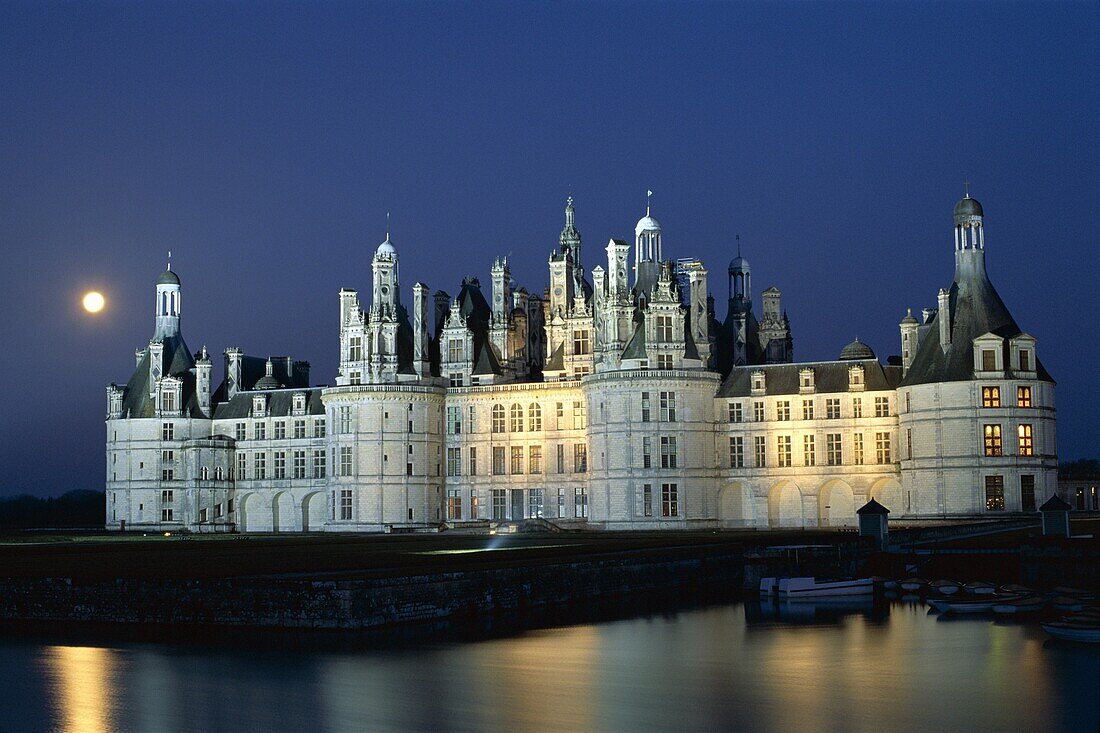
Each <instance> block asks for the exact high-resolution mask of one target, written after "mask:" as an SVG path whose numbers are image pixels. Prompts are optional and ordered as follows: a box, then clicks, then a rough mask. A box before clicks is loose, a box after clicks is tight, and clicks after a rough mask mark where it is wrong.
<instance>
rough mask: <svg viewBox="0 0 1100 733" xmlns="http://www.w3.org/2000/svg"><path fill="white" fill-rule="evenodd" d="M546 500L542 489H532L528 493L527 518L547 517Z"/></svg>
mask: <svg viewBox="0 0 1100 733" xmlns="http://www.w3.org/2000/svg"><path fill="white" fill-rule="evenodd" d="M543 509H544V499H543V491H542V489H530V490H528V492H527V516H529V517H541V516H545V513H544V511H543Z"/></svg>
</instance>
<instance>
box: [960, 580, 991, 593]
mask: <svg viewBox="0 0 1100 733" xmlns="http://www.w3.org/2000/svg"><path fill="white" fill-rule="evenodd" d="M963 588H965V589H966V592H967V593H973V594H974V595H976V596H991V595H993V594H994V593H996V592H997V586H995V585H993V584H992V583H987V582H986V581H984V580H976V581H974V582H973V583H967V584H966V585H964V586H963Z"/></svg>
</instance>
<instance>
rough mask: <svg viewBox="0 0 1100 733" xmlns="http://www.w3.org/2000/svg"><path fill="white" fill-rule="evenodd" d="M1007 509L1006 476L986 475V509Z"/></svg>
mask: <svg viewBox="0 0 1100 733" xmlns="http://www.w3.org/2000/svg"><path fill="white" fill-rule="evenodd" d="M1004 509H1005V479H1004V476H986V477H985V510H986V511H987V512H1003V511H1004Z"/></svg>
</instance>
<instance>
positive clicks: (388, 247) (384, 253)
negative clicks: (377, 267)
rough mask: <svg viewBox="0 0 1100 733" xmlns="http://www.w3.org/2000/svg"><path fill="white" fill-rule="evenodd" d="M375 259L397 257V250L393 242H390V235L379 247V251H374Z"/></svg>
mask: <svg viewBox="0 0 1100 733" xmlns="http://www.w3.org/2000/svg"><path fill="white" fill-rule="evenodd" d="M374 256H375V257H396V256H397V250H396V249H394V246H393V242H391V241H390V235H388V234H387V235H386V241H385V242H382V244H380V245H378V249H376V250H375V251H374Z"/></svg>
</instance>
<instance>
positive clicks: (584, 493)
mask: <svg viewBox="0 0 1100 733" xmlns="http://www.w3.org/2000/svg"><path fill="white" fill-rule="evenodd" d="M573 514H574V515H575V516H576V517H578V518H582V519H583V518H585V517H587V516H588V489H586V488H584V487H582V486H578V487H577V488H576V489H574V490H573Z"/></svg>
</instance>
